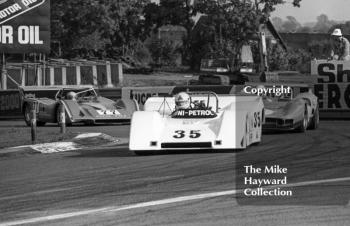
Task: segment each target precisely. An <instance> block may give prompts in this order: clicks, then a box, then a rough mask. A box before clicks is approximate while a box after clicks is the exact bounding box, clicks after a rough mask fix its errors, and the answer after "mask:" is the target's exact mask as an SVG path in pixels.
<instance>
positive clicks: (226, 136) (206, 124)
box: [129, 92, 264, 154]
mask: <svg viewBox="0 0 350 226" xmlns="http://www.w3.org/2000/svg"><path fill="white" fill-rule="evenodd" d="M263 108H264V105H263V102H262V99H261V97H259V96H236V95H217V94H215V93H213V92H196V93H195V92H181V93H179V94H177V95H176V96H174V97H150V98H149V99H148V100H147V101H146V103H145V105H144V111H138V112H135V113H134V114H133V117H132V120H131V128H130V141H129V148H130V150H132V151H135V153H137V154H143V153H147V152H149V151H162V150H169V149H171V150H173V149H177V150H178V149H180V150H186V149H244V148H246V147H247V146H249V145H251V144H253V143H259V142H260V141H261V133H262V123H263V117H264V110H263Z"/></svg>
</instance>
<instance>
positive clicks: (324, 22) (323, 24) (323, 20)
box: [313, 14, 335, 33]
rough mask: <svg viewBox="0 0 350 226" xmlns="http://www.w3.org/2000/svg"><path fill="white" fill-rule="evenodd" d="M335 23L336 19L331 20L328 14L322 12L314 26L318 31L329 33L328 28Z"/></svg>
mask: <svg viewBox="0 0 350 226" xmlns="http://www.w3.org/2000/svg"><path fill="white" fill-rule="evenodd" d="M334 24H335V22H334V21H330V20H329V19H328V16H327V15H325V14H321V15H319V16H318V17H317V22H316V24H315V26H314V27H313V30H314V31H315V32H317V33H327V32H328V30H329V29H330V28H331V27H332V26H333V25H334Z"/></svg>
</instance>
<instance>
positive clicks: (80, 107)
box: [19, 86, 139, 126]
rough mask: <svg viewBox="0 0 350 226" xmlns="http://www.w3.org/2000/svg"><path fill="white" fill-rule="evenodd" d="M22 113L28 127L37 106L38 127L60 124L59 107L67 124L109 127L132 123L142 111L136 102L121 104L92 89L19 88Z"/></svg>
mask: <svg viewBox="0 0 350 226" xmlns="http://www.w3.org/2000/svg"><path fill="white" fill-rule="evenodd" d="M39 90H42V91H43V90H44V91H45V92H46V93H49V92H50V91H51V93H52V92H56V94H55V97H54V98H48V97H40V98H38V97H35V92H38V91H39ZM19 91H20V96H21V99H22V104H21V107H22V113H23V116H24V120H25V122H26V124H27V125H28V126H29V125H30V121H31V109H32V106H36V114H37V125H39V126H42V125H45V123H57V122H59V105H60V104H62V105H63V107H64V109H65V113H66V123H67V124H72V123H78V122H81V123H85V124H94V123H109V122H124V121H130V118H131V115H132V113H133V112H134V111H137V110H139V107H138V104H137V102H136V101H135V100H130V99H125V100H124V99H120V100H117V101H113V100H110V99H108V98H105V97H102V96H99V95H98V93H97V91H96V90H95V89H94V88H93V87H92V86H62V87H19Z"/></svg>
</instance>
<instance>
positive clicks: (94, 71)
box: [92, 64, 98, 86]
mask: <svg viewBox="0 0 350 226" xmlns="http://www.w3.org/2000/svg"><path fill="white" fill-rule="evenodd" d="M92 81H93V84H94V86H98V80H97V65H96V64H95V65H92Z"/></svg>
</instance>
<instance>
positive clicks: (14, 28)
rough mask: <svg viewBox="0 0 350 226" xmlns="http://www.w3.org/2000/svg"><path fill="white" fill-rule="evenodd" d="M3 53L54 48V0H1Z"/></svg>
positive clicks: (38, 51)
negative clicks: (52, 0) (51, 44)
mask: <svg viewBox="0 0 350 226" xmlns="http://www.w3.org/2000/svg"><path fill="white" fill-rule="evenodd" d="M0 50H1V52H2V53H34V52H36V53H49V52H50V1H49V0H0Z"/></svg>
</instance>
